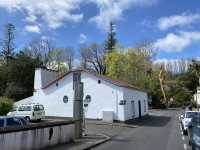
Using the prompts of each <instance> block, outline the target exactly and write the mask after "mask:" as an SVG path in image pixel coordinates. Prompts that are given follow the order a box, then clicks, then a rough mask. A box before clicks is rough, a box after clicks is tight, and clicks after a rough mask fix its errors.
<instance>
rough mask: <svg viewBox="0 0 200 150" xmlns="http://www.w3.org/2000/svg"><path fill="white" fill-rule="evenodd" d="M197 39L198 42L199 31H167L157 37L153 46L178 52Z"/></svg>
mask: <svg viewBox="0 0 200 150" xmlns="http://www.w3.org/2000/svg"><path fill="white" fill-rule="evenodd" d="M198 41H199V42H200V32H179V33H178V34H174V33H169V34H167V36H166V37H164V38H161V39H158V40H157V41H156V42H155V43H154V47H155V48H156V49H158V50H163V51H166V52H180V51H182V50H184V49H185V48H186V47H188V46H190V45H191V44H193V43H194V42H198Z"/></svg>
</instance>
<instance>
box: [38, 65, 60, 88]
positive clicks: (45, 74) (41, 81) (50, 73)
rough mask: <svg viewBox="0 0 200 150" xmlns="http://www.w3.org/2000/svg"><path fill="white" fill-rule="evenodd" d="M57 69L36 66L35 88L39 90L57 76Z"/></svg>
mask: <svg viewBox="0 0 200 150" xmlns="http://www.w3.org/2000/svg"><path fill="white" fill-rule="evenodd" d="M57 74H58V72H57V71H54V70H50V69H46V68H36V69H35V78H34V90H35V91H38V90H40V89H42V88H43V87H44V86H45V85H47V84H48V83H49V82H51V81H53V80H55V79H56V78H57Z"/></svg>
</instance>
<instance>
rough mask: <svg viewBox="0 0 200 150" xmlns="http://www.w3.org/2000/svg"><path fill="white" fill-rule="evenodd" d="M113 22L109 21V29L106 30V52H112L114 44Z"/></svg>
mask: <svg viewBox="0 0 200 150" xmlns="http://www.w3.org/2000/svg"><path fill="white" fill-rule="evenodd" d="M114 26H115V25H114V24H113V22H110V27H109V31H108V36H107V40H106V43H105V50H106V53H110V52H113V51H114V49H115V46H116V42H117V40H116V38H115V36H116V33H115V29H114Z"/></svg>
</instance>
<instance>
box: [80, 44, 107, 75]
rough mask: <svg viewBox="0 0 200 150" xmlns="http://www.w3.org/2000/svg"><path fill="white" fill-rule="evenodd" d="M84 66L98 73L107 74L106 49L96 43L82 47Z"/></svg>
mask: <svg viewBox="0 0 200 150" xmlns="http://www.w3.org/2000/svg"><path fill="white" fill-rule="evenodd" d="M81 59H82V67H83V68H84V69H88V70H93V71H95V72H97V73H98V74H103V75H105V74H106V64H105V49H104V48H103V47H102V46H101V45H98V44H96V43H93V44H91V45H90V46H82V47H81Z"/></svg>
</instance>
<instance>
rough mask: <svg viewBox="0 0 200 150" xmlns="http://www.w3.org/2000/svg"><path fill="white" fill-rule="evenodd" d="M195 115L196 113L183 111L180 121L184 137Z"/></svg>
mask: <svg viewBox="0 0 200 150" xmlns="http://www.w3.org/2000/svg"><path fill="white" fill-rule="evenodd" d="M197 113H198V112H197V111H185V113H184V115H183V119H182V120H181V126H182V130H183V134H184V135H186V134H187V129H188V127H189V126H190V125H191V121H192V118H193V117H195V115H197Z"/></svg>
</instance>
